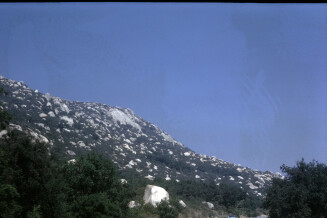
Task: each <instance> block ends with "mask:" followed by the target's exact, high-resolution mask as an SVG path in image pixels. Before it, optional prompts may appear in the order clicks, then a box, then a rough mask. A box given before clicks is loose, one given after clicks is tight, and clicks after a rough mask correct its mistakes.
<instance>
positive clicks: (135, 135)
mask: <svg viewBox="0 0 327 218" xmlns="http://www.w3.org/2000/svg"><path fill="white" fill-rule="evenodd" d="M0 87H3V88H4V89H5V90H6V91H8V93H9V95H7V96H1V99H0V100H1V101H2V102H3V107H4V109H5V110H8V111H10V112H11V113H12V114H13V115H14V120H13V124H11V128H16V129H18V130H20V131H25V132H29V134H31V135H32V136H34V137H35V138H37V139H39V140H40V141H44V142H46V143H49V144H50V145H51V146H52V149H54V150H57V151H59V152H60V153H62V154H65V155H67V157H69V159H74V157H75V156H76V155H79V154H83V153H85V152H88V151H90V150H94V151H98V152H101V153H103V154H104V155H107V156H109V157H110V158H111V159H112V160H113V161H114V163H115V164H117V166H118V168H119V169H120V170H123V171H128V172H130V173H134V174H137V175H139V176H141V177H144V178H148V179H153V178H155V177H161V178H164V179H166V180H176V181H177V182H178V181H180V180H186V179H190V180H202V181H214V182H215V183H217V185H218V184H219V183H221V182H227V183H232V184H236V185H238V186H240V187H241V188H243V189H245V190H247V191H249V192H252V193H254V194H255V195H257V196H262V195H263V194H264V188H265V187H266V186H267V185H269V184H270V183H271V180H272V178H273V177H281V175H280V174H274V173H272V172H268V171H267V172H260V171H256V170H252V169H250V168H247V167H243V166H241V165H235V164H232V163H228V162H226V161H223V160H220V159H217V158H216V157H209V156H206V155H200V154H197V153H196V152H194V151H192V150H191V149H189V148H187V147H185V146H184V145H183V144H182V143H180V142H178V141H176V140H175V139H173V138H172V137H171V136H170V135H168V134H167V133H165V132H164V131H162V130H161V129H159V128H158V127H157V126H155V125H153V124H151V123H150V122H147V121H146V120H144V119H142V118H141V117H139V116H137V115H135V114H134V113H133V111H131V110H130V109H124V108H119V107H112V106H108V105H104V104H100V103H89V102H77V101H68V100H64V99H61V98H58V97H53V96H51V95H50V94H48V93H47V94H42V93H40V92H38V91H37V90H31V89H30V88H28V87H27V86H26V85H25V84H24V83H23V82H16V81H13V80H10V79H6V78H4V77H0Z"/></svg>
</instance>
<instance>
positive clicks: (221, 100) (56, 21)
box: [0, 3, 327, 171]
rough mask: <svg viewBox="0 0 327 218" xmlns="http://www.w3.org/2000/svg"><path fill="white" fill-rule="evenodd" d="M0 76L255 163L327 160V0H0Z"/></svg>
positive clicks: (204, 150) (203, 149)
mask: <svg viewBox="0 0 327 218" xmlns="http://www.w3.org/2000/svg"><path fill="white" fill-rule="evenodd" d="M0 74H1V75H3V76H5V77H8V78H11V79H14V80H18V81H21V80H22V81H24V82H25V83H26V84H27V85H28V86H29V87H30V88H32V89H38V90H39V91H41V92H43V93H46V92H49V93H50V94H51V95H53V96H58V97H61V98H64V99H68V100H77V101H89V102H100V103H104V104H108V105H111V106H120V107H127V108H130V109H132V110H133V111H134V112H135V113H136V114H137V115H139V116H141V117H143V118H144V119H146V120H148V121H150V122H152V123H154V124H156V125H157V126H159V127H160V128H161V129H163V130H164V131H166V132H167V133H169V134H170V135H172V136H173V137H174V138H175V139H177V140H178V141H180V142H182V143H183V144H184V145H186V146H187V147H189V148H191V149H193V150H194V151H196V152H198V153H201V154H207V155H210V156H211V155H213V156H216V157H218V158H220V159H223V160H226V161H230V162H233V163H239V164H242V165H244V166H249V167H251V168H254V169H259V170H272V171H277V170H279V167H280V165H281V164H283V163H285V164H287V165H292V166H293V165H294V164H295V161H297V160H300V159H301V158H302V157H304V158H305V160H306V161H311V160H312V159H316V160H318V161H320V162H324V163H327V5H326V4H292V5H290V4H231V3H228V4H224V3H218V4H213V3H204V4H199V3H188V4H186V3H185V4H183V3H160V4H159V3H157V4H155V3H69V4H68V3H52V4H46V3H43V4H38V3H30V4H0Z"/></svg>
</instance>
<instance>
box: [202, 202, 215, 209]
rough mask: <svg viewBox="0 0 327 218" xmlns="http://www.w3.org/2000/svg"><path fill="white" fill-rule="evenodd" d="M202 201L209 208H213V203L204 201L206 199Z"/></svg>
mask: <svg viewBox="0 0 327 218" xmlns="http://www.w3.org/2000/svg"><path fill="white" fill-rule="evenodd" d="M202 203H203V204H206V205H207V206H208V207H209V209H213V208H214V205H213V203H210V202H206V201H203V202H202Z"/></svg>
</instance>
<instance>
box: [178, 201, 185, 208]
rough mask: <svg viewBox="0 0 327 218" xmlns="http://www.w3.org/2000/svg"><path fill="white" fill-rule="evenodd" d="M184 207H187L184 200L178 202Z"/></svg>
mask: <svg viewBox="0 0 327 218" xmlns="http://www.w3.org/2000/svg"><path fill="white" fill-rule="evenodd" d="M178 203H179V204H180V205H181V206H182V207H186V204H185V203H184V201H183V200H179V202H178Z"/></svg>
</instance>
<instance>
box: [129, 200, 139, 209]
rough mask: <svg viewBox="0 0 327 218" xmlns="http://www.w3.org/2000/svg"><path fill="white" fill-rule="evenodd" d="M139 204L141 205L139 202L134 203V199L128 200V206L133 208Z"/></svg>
mask: <svg viewBox="0 0 327 218" xmlns="http://www.w3.org/2000/svg"><path fill="white" fill-rule="evenodd" d="M139 206H141V205H140V204H139V203H136V202H135V201H130V202H129V203H128V207H129V208H134V207H139Z"/></svg>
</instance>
